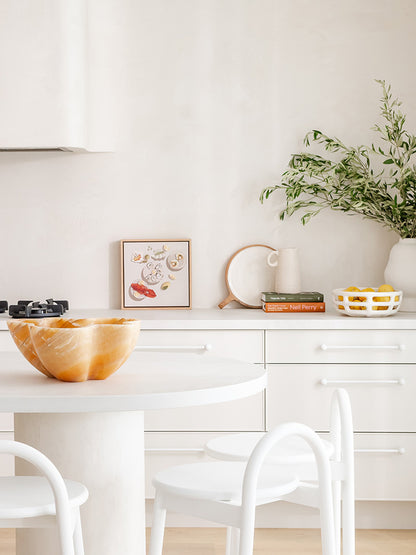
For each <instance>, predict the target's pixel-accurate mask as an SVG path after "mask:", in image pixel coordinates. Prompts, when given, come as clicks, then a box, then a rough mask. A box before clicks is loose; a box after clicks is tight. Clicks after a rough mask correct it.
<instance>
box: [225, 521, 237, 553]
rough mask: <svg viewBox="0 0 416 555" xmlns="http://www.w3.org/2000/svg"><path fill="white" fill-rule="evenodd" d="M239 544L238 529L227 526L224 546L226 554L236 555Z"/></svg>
mask: <svg viewBox="0 0 416 555" xmlns="http://www.w3.org/2000/svg"><path fill="white" fill-rule="evenodd" d="M239 544H240V529H239V528H231V526H228V527H227V543H226V548H225V553H226V555H238V548H239Z"/></svg>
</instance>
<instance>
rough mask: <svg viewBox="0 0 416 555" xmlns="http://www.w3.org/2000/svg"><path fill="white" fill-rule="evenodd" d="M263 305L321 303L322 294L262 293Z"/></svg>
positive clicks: (322, 299)
mask: <svg viewBox="0 0 416 555" xmlns="http://www.w3.org/2000/svg"><path fill="white" fill-rule="evenodd" d="M261 300H262V301H264V302H265V303H291V302H293V303H322V302H323V301H324V296H323V294H322V293H263V295H262V297H261Z"/></svg>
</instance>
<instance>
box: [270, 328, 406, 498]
mask: <svg viewBox="0 0 416 555" xmlns="http://www.w3.org/2000/svg"><path fill="white" fill-rule="evenodd" d="M389 321H390V322H391V324H392V329H377V327H376V326H377V324H375V325H374V324H373V325H374V326H375V328H376V329H371V323H368V324H367V325H368V328H370V329H365V330H362V329H361V330H350V329H348V330H340V329H337V330H333V329H322V330H317V329H312V330H290V331H287V330H278V331H277V330H270V331H266V361H267V369H268V387H267V401H266V406H267V410H266V412H267V417H266V421H267V428H268V429H270V428H273V426H275V425H276V424H278V423H279V422H282V421H283V420H294V421H301V422H305V423H307V424H309V425H310V426H312V428H314V429H315V430H317V431H327V430H328V426H329V414H330V400H331V395H332V392H333V390H334V388H336V387H343V388H345V389H346V390H347V391H348V393H349V395H350V398H351V404H352V414H353V426H354V432H355V434H354V440H355V448H356V449H357V450H358V452H357V453H356V457H355V460H356V496H357V499H365V500H371V501H376V500H383V501H385V500H390V501H394V500H415V499H416V498H415V493H416V490H415V489H414V488H412V487H411V486H410V485H409V483H408V482H409V479H410V476H411V474H412V471H411V468H412V467H414V465H415V463H416V451H415V444H416V433H415V432H416V413H415V411H414V396H415V391H416V374H415V363H416V342H415V337H416V334H415V330H405V329H394V322H395V320H394V318H391V319H390V320H389ZM410 481H412V480H410Z"/></svg>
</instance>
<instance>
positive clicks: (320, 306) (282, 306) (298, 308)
mask: <svg viewBox="0 0 416 555" xmlns="http://www.w3.org/2000/svg"><path fill="white" fill-rule="evenodd" d="M262 307H263V310H264V312H325V303H266V302H262Z"/></svg>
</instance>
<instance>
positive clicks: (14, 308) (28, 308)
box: [9, 299, 69, 318]
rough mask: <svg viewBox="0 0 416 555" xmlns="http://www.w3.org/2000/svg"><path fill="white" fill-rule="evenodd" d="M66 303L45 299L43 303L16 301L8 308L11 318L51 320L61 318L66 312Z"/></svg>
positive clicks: (67, 305)
mask: <svg viewBox="0 0 416 555" xmlns="http://www.w3.org/2000/svg"><path fill="white" fill-rule="evenodd" d="M68 308H69V303H68V301H54V300H53V299H46V302H45V303H40V302H38V301H17V304H14V305H13V304H12V305H10V307H9V315H10V316H11V317H12V318H52V317H56V316H62V314H63V313H64V312H65V311H66V310H68Z"/></svg>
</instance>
